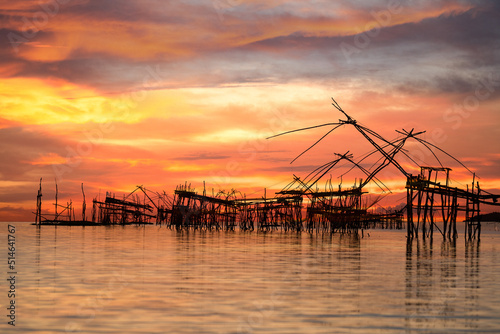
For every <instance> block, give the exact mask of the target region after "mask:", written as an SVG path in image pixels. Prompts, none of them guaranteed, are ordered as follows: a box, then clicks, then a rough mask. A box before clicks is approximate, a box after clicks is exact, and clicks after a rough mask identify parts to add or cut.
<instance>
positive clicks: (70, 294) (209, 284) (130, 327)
mask: <svg viewBox="0 0 500 334" xmlns="http://www.w3.org/2000/svg"><path fill="white" fill-rule="evenodd" d="M14 225H15V226H16V257H17V267H16V269H17V272H18V273H17V276H16V305H17V308H16V327H15V329H13V328H12V327H11V326H8V325H7V321H8V318H7V317H6V315H7V313H8V311H7V310H6V308H5V307H2V309H3V310H4V311H3V313H4V314H2V318H3V319H4V320H3V323H2V324H1V325H0V331H1V332H7V331H13V330H14V331H18V332H22V333H29V332H35V333H65V332H80V333H377V332H379V333H414V332H415V333H417V332H418V333H435V332H446V333H450V332H453V333H457V332H471V333H476V332H491V333H496V332H500V282H499V281H500V276H499V275H500V254H499V251H500V246H499V242H500V232H497V231H495V230H494V228H490V229H489V231H483V233H482V235H481V241H480V242H479V243H478V242H477V241H474V242H471V243H466V242H465V241H464V239H463V236H461V237H460V238H458V239H457V240H456V242H455V243H453V242H450V241H446V242H443V241H442V240H441V239H440V238H435V239H434V241H433V242H432V243H431V242H430V241H429V240H426V241H424V240H418V241H417V240H414V241H413V242H412V243H411V244H407V242H406V237H405V232H404V231H388V230H370V231H369V234H370V235H369V236H368V235H367V233H366V231H365V234H364V238H361V237H357V236H354V235H343V236H342V235H333V236H322V235H316V234H314V235H310V234H308V233H302V234H294V233H279V232H273V233H268V234H264V233H257V232H252V233H244V232H222V231H219V232H203V231H183V232H177V231H173V230H169V229H166V228H164V227H162V228H160V227H157V226H146V227H134V226H127V227H61V226H60V227H57V228H55V227H51V226H45V227H42V228H41V229H37V228H36V227H34V226H32V225H29V224H27V223H15V224H14ZM0 235H1V240H2V242H3V243H4V246H5V247H3V249H4V251H3V253H4V254H3V255H2V256H3V257H4V258H5V260H4V261H2V262H3V263H4V264H3V266H4V269H3V270H2V272H3V273H4V274H3V275H4V276H5V278H8V276H7V274H6V272H7V271H8V268H7V263H6V262H7V261H6V258H7V237H6V235H7V223H0ZM5 278H3V277H2V282H4V283H2V285H1V286H2V287H3V290H4V291H3V292H1V294H0V295H1V296H2V297H1V298H0V300H1V301H2V305H5V306H7V305H8V302H9V299H8V298H7V292H8V286H7V285H6V284H5V282H6V279H5Z"/></svg>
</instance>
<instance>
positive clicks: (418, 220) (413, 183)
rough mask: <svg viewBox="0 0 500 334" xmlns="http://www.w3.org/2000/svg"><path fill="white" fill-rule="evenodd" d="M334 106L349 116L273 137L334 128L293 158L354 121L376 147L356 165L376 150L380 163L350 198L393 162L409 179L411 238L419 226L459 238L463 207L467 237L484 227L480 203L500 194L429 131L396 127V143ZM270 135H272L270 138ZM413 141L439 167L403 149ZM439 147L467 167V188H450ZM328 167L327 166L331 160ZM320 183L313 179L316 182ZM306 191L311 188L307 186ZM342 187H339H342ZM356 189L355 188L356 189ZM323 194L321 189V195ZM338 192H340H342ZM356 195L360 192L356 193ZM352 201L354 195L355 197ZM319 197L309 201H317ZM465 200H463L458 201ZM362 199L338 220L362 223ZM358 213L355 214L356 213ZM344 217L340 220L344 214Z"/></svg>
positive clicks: (493, 201)
mask: <svg viewBox="0 0 500 334" xmlns="http://www.w3.org/2000/svg"><path fill="white" fill-rule="evenodd" d="M332 101H333V103H332V105H333V106H334V107H335V108H336V109H337V110H338V111H340V112H341V113H342V114H343V115H344V116H345V117H346V119H345V120H341V119H339V121H338V122H335V123H325V124H321V125H317V126H312V127H307V128H301V129H296V130H292V131H287V132H284V133H281V134H278V135H275V136H273V137H277V136H281V135H284V134H289V133H293V132H298V131H304V130H309V129H313V128H319V127H325V126H331V127H332V128H331V129H330V130H329V131H328V132H327V133H326V134H325V135H323V136H322V137H321V138H320V139H319V140H317V141H316V142H315V143H314V144H313V145H311V146H310V147H309V148H307V149H306V150H305V151H303V152H302V153H301V154H299V155H298V156H297V157H296V158H295V159H294V160H292V162H294V161H295V160H297V159H298V158H299V157H300V156H302V155H303V154H305V153H306V152H307V151H309V150H310V149H311V148H312V147H314V146H315V145H317V144H318V143H319V142H320V141H322V140H323V139H324V138H325V137H326V136H327V135H329V134H330V133H331V132H333V131H334V130H335V129H337V128H338V127H340V126H342V125H350V126H352V127H354V128H355V129H356V130H357V131H358V132H359V133H360V134H361V135H362V136H363V137H364V138H365V139H366V140H367V141H368V142H369V143H370V144H371V145H372V146H373V147H374V148H375V150H374V151H372V152H370V153H369V154H367V155H366V156H365V157H363V158H362V159H361V160H360V161H358V163H354V162H353V164H354V165H355V166H356V167H358V168H360V169H362V168H361V167H360V165H359V163H360V162H362V161H363V160H365V159H366V158H367V157H368V156H371V155H372V154H375V153H379V154H380V155H381V158H380V159H379V160H378V161H381V162H380V163H379V164H378V165H376V167H375V168H374V169H372V170H371V171H367V170H365V169H362V170H363V172H365V174H367V176H368V177H367V179H366V181H365V182H360V185H359V187H358V191H357V192H353V194H352V195H351V197H356V196H360V194H361V193H362V192H361V189H362V188H363V186H364V185H366V184H367V183H368V182H369V181H370V180H372V179H375V177H376V175H377V174H378V173H379V172H380V171H381V170H383V169H384V168H385V167H387V166H389V165H393V166H395V167H396V168H397V169H398V170H399V171H400V172H401V173H402V174H403V175H404V176H405V177H406V179H407V182H406V189H407V203H406V207H405V210H406V217H407V235H408V237H410V238H412V237H418V233H419V230H421V232H422V235H423V236H424V237H426V236H430V237H431V238H432V237H433V233H434V229H437V230H438V231H439V232H440V233H441V235H442V236H443V238H445V237H453V238H454V237H456V236H457V228H456V223H457V213H458V211H465V222H466V227H465V237H466V238H468V239H471V238H474V237H476V236H477V237H479V234H480V231H481V222H480V219H479V218H478V217H479V214H480V204H481V203H483V204H488V205H500V203H498V198H500V195H494V194H491V193H487V192H484V191H482V190H481V189H480V187H479V182H478V181H476V175H475V174H474V173H472V172H471V171H470V170H469V169H468V168H467V167H466V166H465V165H464V164H462V163H461V162H460V161H459V160H458V159H456V158H455V157H453V156H451V155H450V154H448V153H447V152H445V151H443V150H442V149H440V148H439V147H437V146H435V145H433V144H432V143H430V142H428V141H425V140H424V139H422V138H419V137H418V136H419V135H421V134H423V133H425V131H422V132H417V133H414V132H413V131H414V130H413V129H412V130H411V131H406V130H404V129H403V131H396V132H397V133H398V134H399V135H401V136H402V137H400V138H399V139H396V140H394V141H389V140H386V139H385V138H384V137H382V136H381V135H379V134H378V133H377V132H375V131H373V130H371V129H369V128H367V127H365V126H362V125H360V124H359V123H358V122H357V121H356V120H355V119H353V118H351V117H350V116H349V115H348V114H347V113H346V112H345V111H344V110H343V109H342V108H341V107H340V105H339V104H338V103H337V102H336V101H335V100H334V99H333V98H332ZM271 138H272V137H271ZM410 138H411V139H415V140H416V141H417V142H418V143H420V144H422V145H423V146H424V147H425V148H426V149H427V150H429V151H430V152H431V153H432V155H433V156H434V157H435V159H436V161H437V163H438V164H439V166H438V167H429V166H420V165H419V164H418V163H417V162H416V161H415V160H414V159H413V158H412V157H411V156H410V155H409V154H408V153H406V152H405V151H404V150H403V146H404V145H405V143H406V141H407V140H408V139H410ZM435 151H438V152H441V153H443V154H445V155H446V156H448V157H450V158H452V159H453V160H455V161H456V162H458V163H459V164H460V165H461V166H462V167H463V168H465V169H466V170H467V171H469V172H470V173H471V174H472V176H473V179H472V184H471V187H470V188H469V187H468V186H467V188H466V189H459V188H457V187H451V186H450V182H449V181H450V179H449V174H450V171H451V168H448V167H444V166H443V165H442V164H441V161H440V160H439V158H438V157H437V155H436V153H435ZM398 153H401V154H403V155H404V156H405V157H406V158H408V159H409V160H410V161H411V162H413V163H414V164H415V166H417V167H419V168H420V174H418V175H412V174H411V173H409V172H407V171H406V170H405V169H404V168H403V167H402V165H401V164H400V163H399V162H398V161H397V160H396V155H397V154H398ZM341 157H342V158H344V159H348V160H349V161H351V162H352V160H351V158H352V156H351V157H347V156H346V155H343V156H341ZM336 162H337V161H334V162H332V163H330V164H329V166H334V165H335V164H336ZM327 165H328V164H327ZM322 168H325V169H326V171H325V172H323V173H322V174H321V175H320V176H319V178H321V177H322V176H324V175H325V173H326V172H327V171H329V170H330V168H331V167H328V168H327V167H323V166H322V167H320V168H319V169H320V170H322ZM443 173H444V174H445V179H444V180H441V181H440V182H438V174H443ZM315 182H317V180H315V181H314V182H313V184H314V183H315ZM306 189H307V188H306ZM339 189H340V188H339ZM353 189H354V188H353ZM318 194H319V193H318ZM339 194H340V193H339ZM354 194H356V195H354ZM351 200H352V198H351ZM314 202H315V201H311V203H314ZM460 202H462V203H460ZM319 203H320V205H319V206H320V207H329V206H330V205H331V204H330V203H331V200H329V199H326V198H322V199H320V200H319ZM358 203H359V202H358V201H352V202H351V203H350V204H349V205H348V206H347V207H348V208H350V209H352V210H353V211H347V212H344V213H343V214H341V215H340V216H339V218H337V219H342V218H345V217H349V219H347V221H346V223H345V224H347V226H349V227H350V228H354V229H356V228H359V224H358V221H359V219H362V217H363V216H364V212H363V211H356V209H357V208H358ZM436 211H439V212H440V213H441V217H440V219H439V220H438V219H436V218H437V217H436V216H435V213H436ZM352 213H354V214H352ZM340 217H341V218H340ZM313 220H314V223H315V224H317V223H318V222H324V221H325V220H326V221H328V222H330V223H331V222H332V218H330V215H329V214H328V212H323V211H320V212H319V216H318V217H317V218H316V219H313Z"/></svg>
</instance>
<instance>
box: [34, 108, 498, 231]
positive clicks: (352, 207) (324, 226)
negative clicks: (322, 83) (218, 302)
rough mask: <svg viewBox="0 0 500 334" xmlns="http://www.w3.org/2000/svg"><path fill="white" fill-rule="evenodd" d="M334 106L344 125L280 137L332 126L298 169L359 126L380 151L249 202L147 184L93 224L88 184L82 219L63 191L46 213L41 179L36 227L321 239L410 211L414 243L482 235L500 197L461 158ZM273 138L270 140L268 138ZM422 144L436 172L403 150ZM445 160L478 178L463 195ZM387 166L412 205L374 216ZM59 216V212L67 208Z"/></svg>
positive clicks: (113, 203) (331, 165) (228, 194)
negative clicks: (372, 192)
mask: <svg viewBox="0 0 500 334" xmlns="http://www.w3.org/2000/svg"><path fill="white" fill-rule="evenodd" d="M332 101H333V103H332V105H333V106H334V107H335V108H336V109H337V110H338V111H339V112H341V113H342V114H343V115H344V116H345V119H339V120H338V122H333V123H325V124H320V125H316V126H310V127H305V128H300V129H296V130H291V131H286V132H283V133H279V134H276V135H274V136H272V137H269V138H274V137H278V136H282V135H286V134H291V133H295V132H299V131H305V130H310V129H316V128H321V127H331V129H329V130H328V132H327V133H326V134H325V135H323V136H322V137H321V138H320V139H319V140H317V141H315V142H314V143H313V144H312V145H311V146H309V147H308V148H307V149H306V150H304V151H303V152H302V153H300V154H299V155H298V156H297V157H296V158H294V159H293V160H292V162H291V163H293V162H295V161H296V160H297V159H298V158H300V157H301V156H303V155H304V154H305V153H307V152H308V151H309V150H310V149H312V148H313V147H314V146H316V145H318V144H319V143H320V142H321V141H322V140H323V139H325V138H326V137H327V136H328V135H330V134H331V133H332V132H333V131H334V130H335V129H337V128H339V127H341V126H350V127H353V128H354V129H355V130H356V131H357V132H358V133H359V134H361V136H362V137H363V138H364V139H365V140H367V141H368V142H369V144H370V145H371V146H372V147H373V150H372V151H370V152H369V153H367V154H365V155H363V156H362V157H361V158H360V159H359V160H355V159H354V156H353V154H352V153H350V151H347V152H346V153H344V154H339V153H333V156H334V157H335V158H334V160H332V161H329V162H327V163H325V164H323V165H321V166H319V167H317V168H316V169H314V170H313V171H312V172H310V173H309V174H308V175H306V176H305V177H304V178H300V177H298V176H296V175H293V180H292V182H291V183H289V184H288V185H286V186H285V187H284V188H283V189H282V190H280V191H278V192H276V193H275V194H274V196H272V197H268V196H267V191H266V190H264V196H263V197H253V198H247V197H246V195H245V194H242V193H240V192H239V191H237V190H234V189H232V190H230V191H224V190H219V191H218V192H215V191H214V190H213V189H212V191H211V194H210V195H208V194H207V191H206V188H205V184H203V191H202V193H201V194H199V193H198V192H197V191H196V190H195V189H194V188H193V187H191V184H188V183H187V182H186V183H185V184H183V185H179V186H177V188H176V189H175V191H174V194H173V196H169V195H167V193H166V192H165V191H163V192H162V193H159V192H154V191H150V190H148V189H146V188H145V187H143V186H137V187H136V189H135V190H133V191H132V192H131V193H129V194H128V195H126V196H123V198H117V197H116V196H115V195H114V194H111V193H106V196H105V198H104V200H101V199H98V198H94V199H93V207H92V219H91V220H90V221H87V218H86V211H85V210H86V202H85V192H84V189H83V184H82V194H83V204H82V220H76V219H75V212H74V208H73V203H72V201H71V200H70V202H68V203H67V204H66V205H65V206H64V205H60V204H58V199H57V196H58V189H57V183H56V195H55V203H54V208H55V209H54V214H46V213H42V180H41V179H40V187H39V190H38V195H37V208H36V212H34V214H35V224H37V225H128V224H138V225H141V224H152V223H156V224H158V225H165V226H167V227H170V228H175V229H189V228H193V229H207V230H210V229H217V230H218V229H223V230H234V229H236V228H239V229H240V230H245V231H253V230H258V231H273V230H278V229H280V230H283V231H303V230H305V231H308V232H311V233H312V232H316V233H335V232H343V233H346V232H353V233H357V232H358V230H360V229H365V228H369V227H372V226H380V227H383V228H402V227H403V218H404V212H406V228H407V236H408V237H409V238H413V237H418V235H419V232H420V233H421V234H422V236H423V237H424V238H425V237H431V238H432V237H433V235H434V231H437V232H439V233H440V234H441V235H442V236H443V238H446V237H448V238H455V237H456V236H457V233H458V232H457V226H456V223H457V217H458V212H460V211H462V212H464V214H465V222H466V225H465V237H466V238H468V239H471V238H475V237H479V234H480V231H481V221H480V204H488V205H500V203H498V198H500V195H494V194H491V193H488V192H486V191H484V190H482V189H481V188H480V186H479V182H478V181H477V179H476V178H477V177H476V175H475V174H474V173H473V172H471V171H470V170H469V169H468V168H467V167H466V166H465V165H464V164H462V163H461V162H460V161H459V160H458V159H456V158H454V157H453V156H451V155H450V154H448V153H447V152H445V151H443V150H442V149H440V148H439V147H437V146H435V145H433V144H432V143H430V142H428V141H426V140H424V139H422V138H420V137H419V136H420V135H422V134H424V133H425V131H421V132H414V129H412V130H410V131H406V130H404V129H403V130H402V131H396V132H397V133H398V138H397V139H395V140H387V139H385V138H384V137H382V136H381V135H380V134H378V133H377V132H375V131H374V130H371V129H369V128H368V127H365V126H363V125H361V124H359V123H358V122H357V121H356V120H355V119H353V118H352V117H350V116H349V115H348V114H347V113H346V112H345V111H344V110H343V109H342V108H341V107H340V105H339V104H338V103H337V102H336V101H335V100H334V99H332ZM269 138H268V139H269ZM409 140H413V141H416V142H417V143H418V144H420V145H422V146H423V147H424V148H425V149H426V150H428V151H429V152H430V153H431V154H432V156H433V157H434V158H435V160H436V162H437V166H421V165H419V164H418V163H417V162H416V161H415V160H414V159H413V158H412V156H411V152H410V151H408V150H406V149H403V148H404V146H405V144H406V143H407V142H408V141H409ZM438 154H444V155H446V156H447V157H449V158H451V159H453V160H454V161H455V162H457V163H458V164H459V165H460V166H461V167H463V168H465V170H467V171H468V172H470V173H471V175H472V182H471V184H470V187H469V186H467V187H466V189H460V188H457V187H452V186H451V182H450V180H451V179H450V172H451V168H449V167H445V166H443V165H442V163H441V161H440V159H439V158H438ZM400 156H402V157H403V159H405V160H408V161H409V162H410V165H412V166H410V167H406V168H407V169H409V168H411V169H412V170H419V171H420V172H419V173H418V174H417V175H413V174H412V173H410V171H408V170H407V169H405V168H403V166H407V165H408V164H403V163H401V161H400V159H399V157H400ZM369 157H377V160H376V162H375V163H374V164H372V165H371V167H369V168H366V167H364V166H363V165H365V164H366V161H365V160H366V159H368V158H369ZM340 162H343V163H344V164H343V165H344V166H345V165H346V164H347V165H350V166H351V167H350V168H349V169H348V171H347V172H344V173H343V174H340V175H339V178H340V183H339V184H337V185H334V184H333V183H332V178H331V174H332V173H333V172H335V171H337V172H338V170H339V169H337V168H338V166H339V163H340ZM388 166H393V167H395V168H396V169H397V170H398V171H399V172H400V173H401V174H402V175H403V176H404V177H405V178H406V205H405V207H404V208H403V209H400V210H395V211H390V212H385V213H375V212H373V211H370V210H369V209H370V208H372V207H373V206H374V205H376V204H377V203H378V202H379V201H380V200H381V198H382V196H378V197H376V198H375V199H374V200H373V199H371V200H369V199H368V198H367V197H366V196H365V194H369V192H368V191H367V190H366V188H367V185H368V184H375V185H376V186H377V187H378V188H379V189H380V190H381V191H382V192H383V193H391V190H390V189H389V188H388V187H387V186H386V185H385V184H384V183H383V182H382V181H381V180H380V179H379V178H378V177H377V175H379V173H380V172H381V171H382V170H384V169H385V168H386V167H388ZM353 169H356V170H357V171H358V172H361V173H362V175H363V178H361V179H359V180H358V179H356V180H355V181H354V184H353V185H352V186H351V187H346V186H344V185H343V184H342V176H344V175H345V174H347V173H348V172H350V171H351V170H353ZM326 175H330V178H329V179H328V180H326V181H324V182H323V183H324V189H320V186H319V184H320V182H321V181H322V180H323V179H324V178H325V176H326ZM61 208H62V210H60V211H59V209H61Z"/></svg>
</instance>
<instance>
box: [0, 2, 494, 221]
mask: <svg viewBox="0 0 500 334" xmlns="http://www.w3.org/2000/svg"><path fill="white" fill-rule="evenodd" d="M0 16H1V21H0V24H1V26H0V75H1V81H0V106H1V107H0V154H1V158H0V220H2V221H18V220H21V221H32V220H33V217H34V216H33V214H31V212H32V211H34V207H35V204H36V192H37V189H38V182H39V179H40V178H41V177H42V178H43V185H42V186H43V194H44V197H43V200H44V205H45V204H46V205H47V206H46V207H45V208H47V209H49V205H50V204H51V203H53V195H54V188H55V180H57V183H58V186H59V192H60V198H61V201H69V200H70V199H72V200H73V202H74V203H75V205H76V206H77V207H78V206H79V205H80V203H81V200H82V198H81V193H80V184H81V183H82V182H83V183H84V185H85V190H86V195H87V196H88V198H91V197H94V196H96V195H98V194H99V192H101V195H102V194H103V193H105V192H106V191H111V192H116V193H117V194H118V193H119V194H121V193H128V192H130V191H132V190H133V189H134V188H135V186H136V185H144V186H145V187H146V188H150V189H152V190H155V191H163V190H165V191H166V192H167V193H173V190H174V189H175V186H176V185H178V184H180V183H184V182H186V181H187V182H188V183H191V184H192V186H193V187H195V188H196V189H199V190H202V188H203V181H206V186H207V188H210V189H211V188H214V189H215V191H218V190H219V189H226V190H229V189H231V188H236V189H238V190H241V191H243V192H245V193H247V195H249V194H252V196H262V195H263V189H264V188H268V195H269V194H272V193H273V192H274V191H275V190H278V189H280V188H282V187H283V186H285V185H286V184H287V183H288V182H290V181H291V180H292V177H293V175H294V174H295V175H297V176H301V177H304V176H305V175H307V174H308V172H310V171H312V170H313V169H314V168H316V167H317V166H319V165H322V164H324V163H326V162H328V161H331V160H333V159H335V157H334V153H345V152H347V151H350V152H351V153H353V155H354V160H356V158H357V157H358V158H359V157H361V156H362V155H363V154H365V153H367V152H370V151H371V149H372V147H371V146H370V144H369V143H368V142H367V141H366V140H365V139H364V138H363V137H362V136H361V135H360V134H359V133H356V132H355V130H354V129H353V128H350V127H348V126H344V127H340V128H338V129H336V130H335V131H334V132H332V134H330V135H329V136H328V137H326V138H325V140H324V141H322V142H321V144H320V145H318V146H317V147H315V148H314V149H312V150H311V151H310V152H308V153H307V154H305V155H304V156H303V157H301V158H300V159H298V160H297V161H295V162H294V163H293V164H290V161H291V160H292V159H293V158H294V157H295V156H297V155H298V154H300V153H301V152H302V151H303V150H305V149H306V148H307V147H308V146H310V145H311V144H312V143H314V141H316V140H317V139H319V138H320V137H321V136H322V135H324V134H325V133H326V132H327V131H328V130H329V128H319V129H314V130H310V131H304V132H298V133H294V134H288V135H285V136H281V137H277V138H273V139H269V140H266V139H265V138H266V137H268V136H271V135H273V134H276V133H279V132H283V131H286V130H292V129H295V128H301V127H307V126H313V125H318V124H322V123H327V122H336V121H338V119H339V118H344V116H343V115H342V114H341V113H340V112H338V111H337V110H336V109H335V108H333V107H332V105H331V97H333V98H335V100H336V101H337V102H338V103H339V104H340V105H341V106H342V107H343V109H344V110H345V111H346V112H347V113H348V114H349V115H350V116H352V117H353V118H355V119H356V120H357V121H358V122H360V123H361V124H363V125H365V126H367V127H369V128H371V129H373V130H376V131H377V132H378V133H380V134H381V135H383V136H384V137H386V138H388V139H394V138H397V136H398V133H396V132H395V130H401V129H406V130H411V129H412V128H415V130H416V131H417V130H418V131H423V130H425V131H427V132H426V133H425V134H424V135H423V136H422V138H424V139H425V140H427V141H429V142H432V143H433V144H435V145H438V146H439V147H441V148H442V149H443V150H445V151H447V152H448V153H450V154H452V155H453V156H455V157H457V158H459V159H460V160H461V161H462V162H463V163H464V164H465V165H467V167H469V169H471V170H472V171H474V172H476V173H477V175H478V176H479V177H480V179H479V180H480V182H481V185H482V188H484V189H488V190H490V191H492V192H495V193H500V173H499V171H500V128H499V125H500V110H499V109H500V66H499V65H500V19H499V18H500V5H499V3H498V1H474V0H470V1H466V0H464V1H430V0H408V1H403V0H401V1H397V0H390V1H287V0H276V1H264V0H248V1H246V0H186V1H183V0H180V1H153V0H145V1H142V0H141V1H139V0H122V1H111V0H105V1H102V0H100V1H97V0H57V1H56V0H51V1H47V2H45V1H39V0H33V1H30V0H26V1H9V2H7V1H3V3H2V6H1V9H0ZM405 148H406V149H408V151H409V154H410V155H412V156H413V157H414V158H415V159H417V160H418V161H419V163H421V164H422V165H437V162H436V161H435V160H434V159H433V156H432V154H430V153H429V152H428V151H427V150H425V149H423V148H422V147H421V146H420V145H417V143H416V142H415V141H410V142H408V145H407V146H405ZM373 158H374V159H372V161H371V163H373V162H375V161H376V160H377V159H378V158H379V156H374V157H373ZM440 158H442V161H443V163H445V164H446V165H449V166H450V167H452V168H453V172H452V179H453V181H452V182H453V183H452V184H453V185H455V186H458V187H463V188H464V187H465V185H466V184H469V183H470V182H471V181H472V176H471V175H470V174H469V173H467V172H465V171H464V170H463V169H461V168H459V166H458V165H457V164H456V163H455V162H453V161H452V160H450V159H447V158H446V156H444V155H440ZM404 160H405V159H402V161H403V163H404ZM366 163H367V165H366V167H367V168H368V167H370V166H371V163H368V161H367V162H366ZM405 166H406V167H407V168H408V171H411V172H415V171H414V170H413V169H412V167H411V166H409V165H406V164H405ZM347 167H349V166H345V167H343V168H344V169H345V168H347ZM340 174H342V168H341V169H340V170H339V171H332V173H331V177H332V182H334V183H338V182H340V178H339V177H338V176H339V175H340ZM328 177H330V176H328ZM359 177H364V176H363V175H362V174H356V172H355V171H353V172H352V173H350V174H348V175H345V176H344V177H343V179H342V182H343V185H344V186H349V185H352V183H353V181H354V179H355V178H359ZM379 178H380V179H381V180H383V181H384V183H385V184H386V185H387V186H388V187H389V188H390V189H391V190H392V191H393V194H392V195H391V196H389V197H390V198H389V197H388V198H387V199H386V202H385V203H384V202H383V203H382V205H394V204H397V203H398V202H400V201H402V198H404V193H403V192H402V191H403V190H404V185H405V184H404V182H405V179H404V177H403V176H402V175H401V174H400V173H399V172H398V171H397V170H396V169H395V168H393V167H391V168H387V169H386V170H384V172H383V173H381V174H380V176H379ZM373 190H374V191H377V188H376V187H374V188H373Z"/></svg>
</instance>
